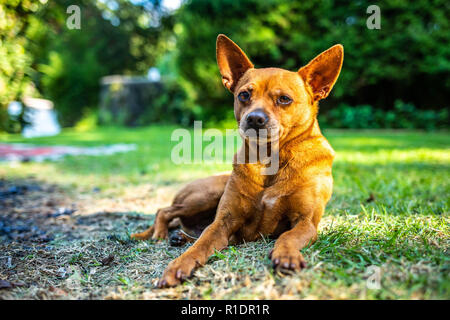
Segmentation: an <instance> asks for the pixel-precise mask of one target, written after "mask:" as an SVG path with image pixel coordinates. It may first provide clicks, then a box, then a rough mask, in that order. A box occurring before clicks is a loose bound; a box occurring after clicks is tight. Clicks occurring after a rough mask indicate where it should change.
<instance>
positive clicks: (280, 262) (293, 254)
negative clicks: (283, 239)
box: [269, 247, 306, 273]
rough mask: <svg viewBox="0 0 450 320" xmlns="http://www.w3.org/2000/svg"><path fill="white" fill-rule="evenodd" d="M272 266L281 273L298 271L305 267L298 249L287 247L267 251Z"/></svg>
mask: <svg viewBox="0 0 450 320" xmlns="http://www.w3.org/2000/svg"><path fill="white" fill-rule="evenodd" d="M269 258H270V259H271V260H272V266H273V268H274V269H275V270H277V271H280V272H282V273H286V272H292V271H300V270H302V269H304V268H306V262H305V259H304V258H303V255H302V254H301V253H300V251H299V250H296V249H294V248H289V247H279V248H274V249H273V250H272V251H270V253H269Z"/></svg>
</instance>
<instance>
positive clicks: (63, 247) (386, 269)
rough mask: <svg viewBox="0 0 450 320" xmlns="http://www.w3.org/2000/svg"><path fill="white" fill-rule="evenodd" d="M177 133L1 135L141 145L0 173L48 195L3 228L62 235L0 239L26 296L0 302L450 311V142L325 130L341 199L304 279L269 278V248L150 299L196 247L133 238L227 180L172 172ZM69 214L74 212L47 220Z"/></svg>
mask: <svg viewBox="0 0 450 320" xmlns="http://www.w3.org/2000/svg"><path fill="white" fill-rule="evenodd" d="M173 129H174V127H169V126H155V127H149V128H140V129H118V128H101V129H97V130H95V131H92V132H76V131H73V130H68V131H65V132H63V133H62V134H61V135H59V136H57V137H50V138H38V139H29V140H25V139H23V138H21V137H20V136H16V135H3V136H0V141H2V142H11V143H12V142H20V143H34V144H49V145H78V146H97V145H104V144H111V143H135V144H137V146H138V148H137V150H136V151H132V152H128V153H123V154H115V155H111V156H100V157H91V156H77V157H66V158H64V159H63V160H61V161H57V162H49V161H46V162H42V163H33V162H26V163H0V177H2V181H3V183H4V184H5V185H11V184H15V183H16V184H17V183H19V184H20V183H22V184H23V183H28V184H35V185H39V186H41V187H40V189H39V190H36V191H29V192H28V193H27V194H26V195H24V196H23V198H22V199H20V201H19V200H17V199H16V200H14V201H15V202H11V203H10V204H9V205H7V204H5V205H4V206H3V207H1V210H3V211H4V212H2V213H0V219H2V216H5V215H13V214H14V215H17V214H20V215H21V218H20V219H25V218H24V216H27V215H36V216H35V217H32V219H35V220H33V221H35V223H36V224H37V225H39V226H40V228H42V229H43V230H48V232H49V233H50V234H51V235H52V237H53V240H52V241H50V242H45V243H34V242H17V241H13V242H11V241H3V242H1V241H0V279H3V280H8V281H11V282H16V283H20V284H22V285H21V286H18V287H16V288H13V289H6V290H0V298H7V299H8V298H64V299H67V298H84V299H89V298H94V299H99V298H152V299H159V298H162V299H181V298H191V299H223V298H224V299H280V298H281V299H302V298H307V299H348V298H353V299H367V298H368V299H398V298H404V299H411V298H412V299H415V298H417V299H436V298H437V299H450V279H449V273H450V263H449V262H450V259H449V251H448V249H449V240H450V228H449V221H450V219H449V199H450V184H449V181H450V179H449V178H450V135H449V134H448V132H440V133H427V132H406V131H350V130H345V131H344V130H327V131H325V132H324V134H325V136H326V137H327V138H328V140H329V141H330V143H331V145H332V146H333V148H334V149H335V151H336V153H337V157H336V160H335V163H334V166H333V176H334V182H335V184H334V193H333V197H332V199H331V201H330V202H329V204H328V206H327V209H326V213H325V215H324V217H323V219H322V222H321V224H320V227H319V239H318V241H317V242H316V243H314V244H313V245H312V246H310V247H309V248H306V249H304V250H303V253H304V256H305V259H306V260H307V262H308V264H309V268H308V269H306V270H304V271H302V272H301V273H299V274H295V275H291V276H283V275H278V274H274V273H273V271H272V269H271V266H270V261H269V259H268V258H267V253H268V251H269V249H270V248H271V247H272V246H273V242H272V241H270V240H261V241H258V242H255V243H245V244H242V245H239V246H236V247H230V248H229V249H227V250H225V251H223V252H221V253H217V254H216V255H215V256H213V257H211V259H210V260H209V262H208V264H207V265H206V266H205V267H204V268H201V269H199V270H198V271H196V274H195V277H194V278H192V279H191V280H189V281H188V282H186V283H185V284H183V285H181V286H178V287H176V288H170V289H155V288H154V285H155V284H156V281H157V279H158V277H159V276H160V275H161V273H162V271H163V269H164V267H165V266H166V265H167V263H168V262H169V261H170V260H171V259H172V258H174V257H176V256H177V255H179V254H180V253H181V252H183V251H184V250H186V246H187V245H186V246H185V247H182V248H172V247H170V246H168V245H167V244H166V243H153V242H151V241H146V242H135V241H131V240H129V233H131V232H134V231H136V230H142V229H144V228H145V227H147V226H148V224H150V223H151V221H152V219H153V213H154V212H155V211H156V209H157V208H158V207H161V206H165V205H168V204H169V203H170V201H171V200H172V197H173V195H174V194H175V192H176V191H177V190H178V189H179V188H180V186H181V185H182V184H183V183H185V182H187V181H191V180H192V179H195V178H199V177H204V176H208V175H210V174H213V173H217V172H221V171H226V170H229V169H230V165H229V164H228V163H222V164H214V163H206V164H189V165H174V164H173V163H172V162H171V160H170V153H171V149H172V147H173V146H174V145H175V144H176V142H171V141H170V136H171V133H172V131H173ZM1 201H2V200H1V199H0V202H1ZM11 201H12V200H11ZM61 206H64V207H68V206H73V207H75V208H76V209H77V211H76V212H75V213H74V214H73V215H72V216H66V217H55V218H52V217H50V218H46V219H44V218H42V212H47V211H49V212H51V210H54V209H55V208H58V207H61ZM24 221H25V220H24ZM108 256H110V257H114V259H112V258H110V259H106V260H104V259H105V258H106V257H108ZM111 259H112V261H109V260H111ZM102 260H103V261H102ZM377 279H379V282H377ZM368 283H371V284H372V285H369V286H368V285H367V284H368ZM374 283H375V285H373V284H374ZM377 284H379V288H377Z"/></svg>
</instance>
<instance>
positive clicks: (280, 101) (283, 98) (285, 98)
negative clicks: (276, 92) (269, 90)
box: [277, 96, 292, 105]
mask: <svg viewBox="0 0 450 320" xmlns="http://www.w3.org/2000/svg"><path fill="white" fill-rule="evenodd" d="M291 102H292V99H291V98H289V97H288V96H280V97H278V99H277V103H278V104H284V105H287V104H290V103H291Z"/></svg>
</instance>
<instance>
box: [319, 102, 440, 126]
mask: <svg viewBox="0 0 450 320" xmlns="http://www.w3.org/2000/svg"><path fill="white" fill-rule="evenodd" d="M319 123H320V124H321V126H322V127H334V128H350V129H379V128H396V129H413V128H417V129H426V130H435V129H444V128H446V127H447V126H448V123H449V113H448V110H447V109H442V110H420V109H417V108H416V107H414V105H413V104H410V103H404V102H402V101H400V100H397V101H395V104H394V108H393V109H392V110H382V109H375V108H373V107H372V106H370V105H360V106H355V107H352V106H349V105H347V104H341V105H339V106H338V107H337V108H335V109H332V110H331V111H329V112H328V113H326V114H325V115H320V116H319Z"/></svg>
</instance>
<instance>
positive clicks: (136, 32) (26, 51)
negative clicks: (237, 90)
mask: <svg viewBox="0 0 450 320" xmlns="http://www.w3.org/2000/svg"><path fill="white" fill-rule="evenodd" d="M2 3H3V4H2V5H0V37H1V46H0V128H1V129H0V130H2V131H4V132H5V131H6V132H11V133H17V132H20V131H22V130H24V127H26V126H27V123H28V124H29V123H30V122H33V119H35V120H36V118H38V117H41V120H39V121H42V123H46V125H45V126H44V127H43V128H41V129H40V130H41V131H45V132H46V133H47V134H52V133H56V132H59V126H61V127H76V128H81V129H89V128H94V127H97V126H109V125H119V126H133V127H134V126H146V125H149V124H154V123H173V124H179V125H183V126H191V125H192V123H193V120H194V119H195V120H204V121H206V123H207V125H215V126H221V125H223V124H225V126H231V125H233V111H232V96H231V95H230V94H229V93H228V92H227V91H226V90H225V89H224V88H223V87H222V84H221V78H220V75H219V71H218V68H217V66H216V61H215V39H216V37H217V35H218V34H219V33H224V34H226V35H228V36H229V37H230V38H232V39H233V40H234V41H235V42H237V43H238V44H239V45H240V46H241V47H242V48H243V49H244V51H245V52H246V53H247V54H248V56H249V57H250V58H251V60H252V62H253V63H254V64H255V66H256V67H266V66H275V67H281V68H286V69H289V70H297V69H298V68H299V67H301V66H303V65H305V64H306V63H307V62H308V61H309V60H310V59H312V58H313V57H314V56H316V55H317V54H318V53H320V52H322V51H323V50H326V49H327V48H329V47H330V46H332V45H334V44H336V43H341V44H343V45H344V47H345V61H344V67H343V69H342V73H341V75H340V78H339V80H338V82H337V84H336V86H335V87H334V89H333V93H332V94H331V95H330V97H329V98H328V99H327V100H325V101H323V102H321V105H320V108H321V110H320V123H321V126H322V127H332V128H408V129H414V128H417V129H426V130H435V129H442V128H447V127H448V122H449V121H448V120H449V113H448V106H449V101H450V77H449V75H450V73H449V72H450V46H449V43H450V29H449V16H450V3H449V2H448V1H444V0H442V1H439V0H438V1H427V0H419V1H413V2H412V1H402V0H397V1H381V2H379V3H377V4H378V5H379V6H380V8H381V28H380V29H369V28H368V27H367V25H366V22H367V19H368V18H369V16H370V15H371V14H369V13H366V10H367V8H368V7H369V6H370V5H371V4H372V2H371V1H352V2H348V1H318V0H317V1H316V0H310V1H282V0H268V1H259V0H242V1H234V0H221V1H206V0H191V1H183V0H163V1H159V0H156V1H150V0H149V1H143V0H67V1H66V0H58V1H48V0H39V1H31V0H4V1H3V2H2ZM71 5H76V6H78V7H79V8H80V11H79V12H80V19H79V21H80V26H79V27H80V28H79V29H78V28H73V29H70V28H69V26H70V22H68V20H70V17H71V16H72V14H73V12H72V11H70V12H69V13H68V10H67V9H68V7H69V6H71ZM72 22H73V20H72ZM27 99H28V101H27ZM30 99H31V100H30ZM36 99H37V100H36ZM39 99H45V100H39ZM47 100H48V101H47ZM49 109H51V110H54V111H55V112H53V111H52V112H51V113H49V111H48V110H49ZM27 110H29V111H30V112H27ZM36 110H38V111H36ZM45 110H47V111H45ZM46 112H47V113H48V114H47V115H46V114H45V113H46ZM38 115H39V116H38ZM50 127H51V128H50ZM29 136H33V134H32V133H29Z"/></svg>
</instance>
